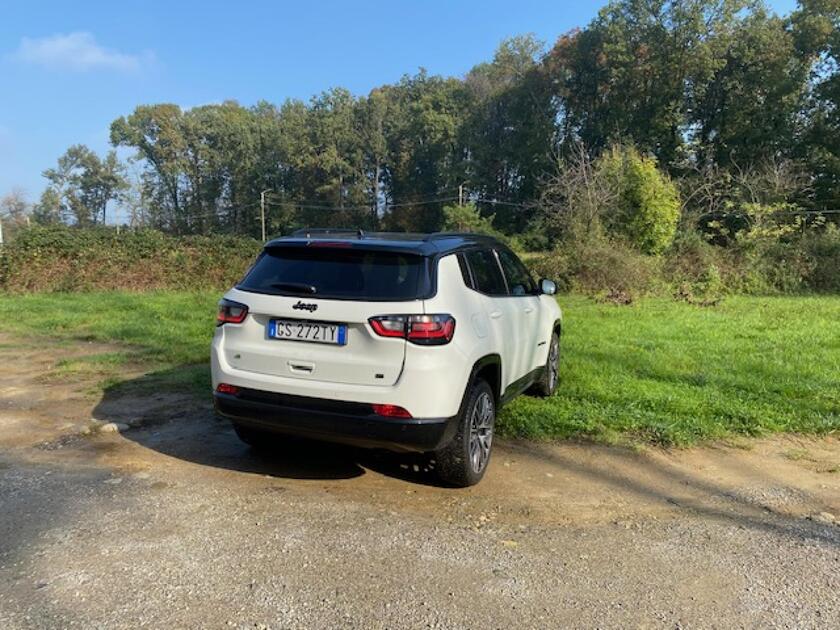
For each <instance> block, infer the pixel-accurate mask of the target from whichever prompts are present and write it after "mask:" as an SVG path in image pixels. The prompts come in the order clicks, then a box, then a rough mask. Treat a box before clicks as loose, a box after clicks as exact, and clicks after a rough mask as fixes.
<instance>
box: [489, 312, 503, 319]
mask: <svg viewBox="0 0 840 630" xmlns="http://www.w3.org/2000/svg"><path fill="white" fill-rule="evenodd" d="M501 316H502V311H493V312H492V313H490V318H491V319H499V318H500V317H501Z"/></svg>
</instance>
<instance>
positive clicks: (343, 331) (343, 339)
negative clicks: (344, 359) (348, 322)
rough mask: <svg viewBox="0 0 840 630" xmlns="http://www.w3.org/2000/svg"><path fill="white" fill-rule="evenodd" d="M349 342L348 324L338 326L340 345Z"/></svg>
mask: <svg viewBox="0 0 840 630" xmlns="http://www.w3.org/2000/svg"><path fill="white" fill-rule="evenodd" d="M346 343H347V326H339V327H338V345H339V346H343V345H345V344H346Z"/></svg>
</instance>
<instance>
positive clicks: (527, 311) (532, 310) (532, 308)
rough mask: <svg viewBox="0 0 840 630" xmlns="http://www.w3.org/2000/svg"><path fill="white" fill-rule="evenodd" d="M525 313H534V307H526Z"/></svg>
mask: <svg viewBox="0 0 840 630" xmlns="http://www.w3.org/2000/svg"><path fill="white" fill-rule="evenodd" d="M525 312H526V313H533V312H534V307H533V306H526V307H525Z"/></svg>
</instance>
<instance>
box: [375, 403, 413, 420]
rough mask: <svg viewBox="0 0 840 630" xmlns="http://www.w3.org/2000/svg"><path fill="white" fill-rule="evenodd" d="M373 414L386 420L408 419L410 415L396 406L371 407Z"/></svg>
mask: <svg viewBox="0 0 840 630" xmlns="http://www.w3.org/2000/svg"><path fill="white" fill-rule="evenodd" d="M371 407H373V413H375V414H376V415H377V416H385V417H386V418H410V417H411V414H410V413H408V411H407V410H406V409H403V408H402V407H399V406H397V405H371Z"/></svg>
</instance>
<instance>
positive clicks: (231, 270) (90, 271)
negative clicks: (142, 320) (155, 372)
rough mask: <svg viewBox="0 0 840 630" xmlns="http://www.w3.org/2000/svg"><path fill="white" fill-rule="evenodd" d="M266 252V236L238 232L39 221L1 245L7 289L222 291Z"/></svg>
mask: <svg viewBox="0 0 840 630" xmlns="http://www.w3.org/2000/svg"><path fill="white" fill-rule="evenodd" d="M259 251H260V243H259V241H256V240H254V239H251V238H244V237H237V236H184V237H176V236H169V235H166V234H164V233H162V232H158V231H155V230H121V231H120V232H117V230H116V229H114V228H105V227H100V228H90V229H77V228H72V227H66V226H50V227H42V226H37V227H32V228H28V229H24V230H21V231H19V232H18V233H17V234H16V235H15V238H14V240H13V241H11V242H10V243H7V244H6V245H4V246H3V248H2V250H0V290H4V291H8V292H36V291H42V292H55V291H94V290H108V289H124V290H136V291H146V290H150V289H202V288H213V289H218V288H220V287H226V286H230V285H232V284H234V283H235V282H236V281H238V280H239V279H240V278H241V277H242V275H243V274H244V272H245V271H246V269H247V268H248V266H249V265H250V264H251V262H252V261H253V260H254V257H255V256H256V255H257V253H258V252H259Z"/></svg>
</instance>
